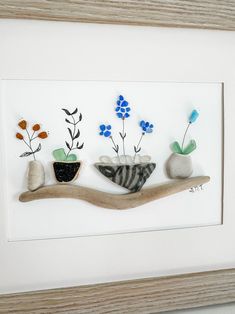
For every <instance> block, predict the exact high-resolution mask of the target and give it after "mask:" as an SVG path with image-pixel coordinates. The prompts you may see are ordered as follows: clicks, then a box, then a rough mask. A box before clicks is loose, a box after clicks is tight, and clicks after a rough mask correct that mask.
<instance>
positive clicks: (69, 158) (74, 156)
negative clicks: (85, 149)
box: [66, 154, 77, 161]
mask: <svg viewBox="0 0 235 314" xmlns="http://www.w3.org/2000/svg"><path fill="white" fill-rule="evenodd" d="M66 160H67V161H76V160H77V155H75V154H70V155H68V157H67V159H66Z"/></svg>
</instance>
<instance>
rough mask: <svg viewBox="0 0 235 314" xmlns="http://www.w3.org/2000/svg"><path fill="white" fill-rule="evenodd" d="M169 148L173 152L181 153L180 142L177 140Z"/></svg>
mask: <svg viewBox="0 0 235 314" xmlns="http://www.w3.org/2000/svg"><path fill="white" fill-rule="evenodd" d="M171 149H172V151H173V153H177V154H182V149H181V147H180V144H179V143H178V142H174V143H172V144H171Z"/></svg>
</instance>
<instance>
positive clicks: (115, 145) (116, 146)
mask: <svg viewBox="0 0 235 314" xmlns="http://www.w3.org/2000/svg"><path fill="white" fill-rule="evenodd" d="M109 138H110V139H111V141H112V143H113V146H114V148H115V152H116V154H117V157H118V161H119V163H120V157H119V154H118V145H117V144H116V143H115V142H114V140H113V137H112V136H110V137H109Z"/></svg>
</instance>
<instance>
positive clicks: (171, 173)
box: [166, 153, 193, 179]
mask: <svg viewBox="0 0 235 314" xmlns="http://www.w3.org/2000/svg"><path fill="white" fill-rule="evenodd" d="M166 172H167V175H168V177H169V178H171V179H185V178H188V177H190V176H191V175H192V173H193V164H192V159H191V156H189V155H182V154H177V153H173V154H171V156H170V157H169V159H168V160H167V162H166Z"/></svg>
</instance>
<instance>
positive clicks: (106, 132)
mask: <svg viewBox="0 0 235 314" xmlns="http://www.w3.org/2000/svg"><path fill="white" fill-rule="evenodd" d="M111 129H112V126H111V125H105V124H101V125H100V132H99V134H100V135H102V136H104V137H110V136H111V134H112V133H111V131H110V130H111Z"/></svg>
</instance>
